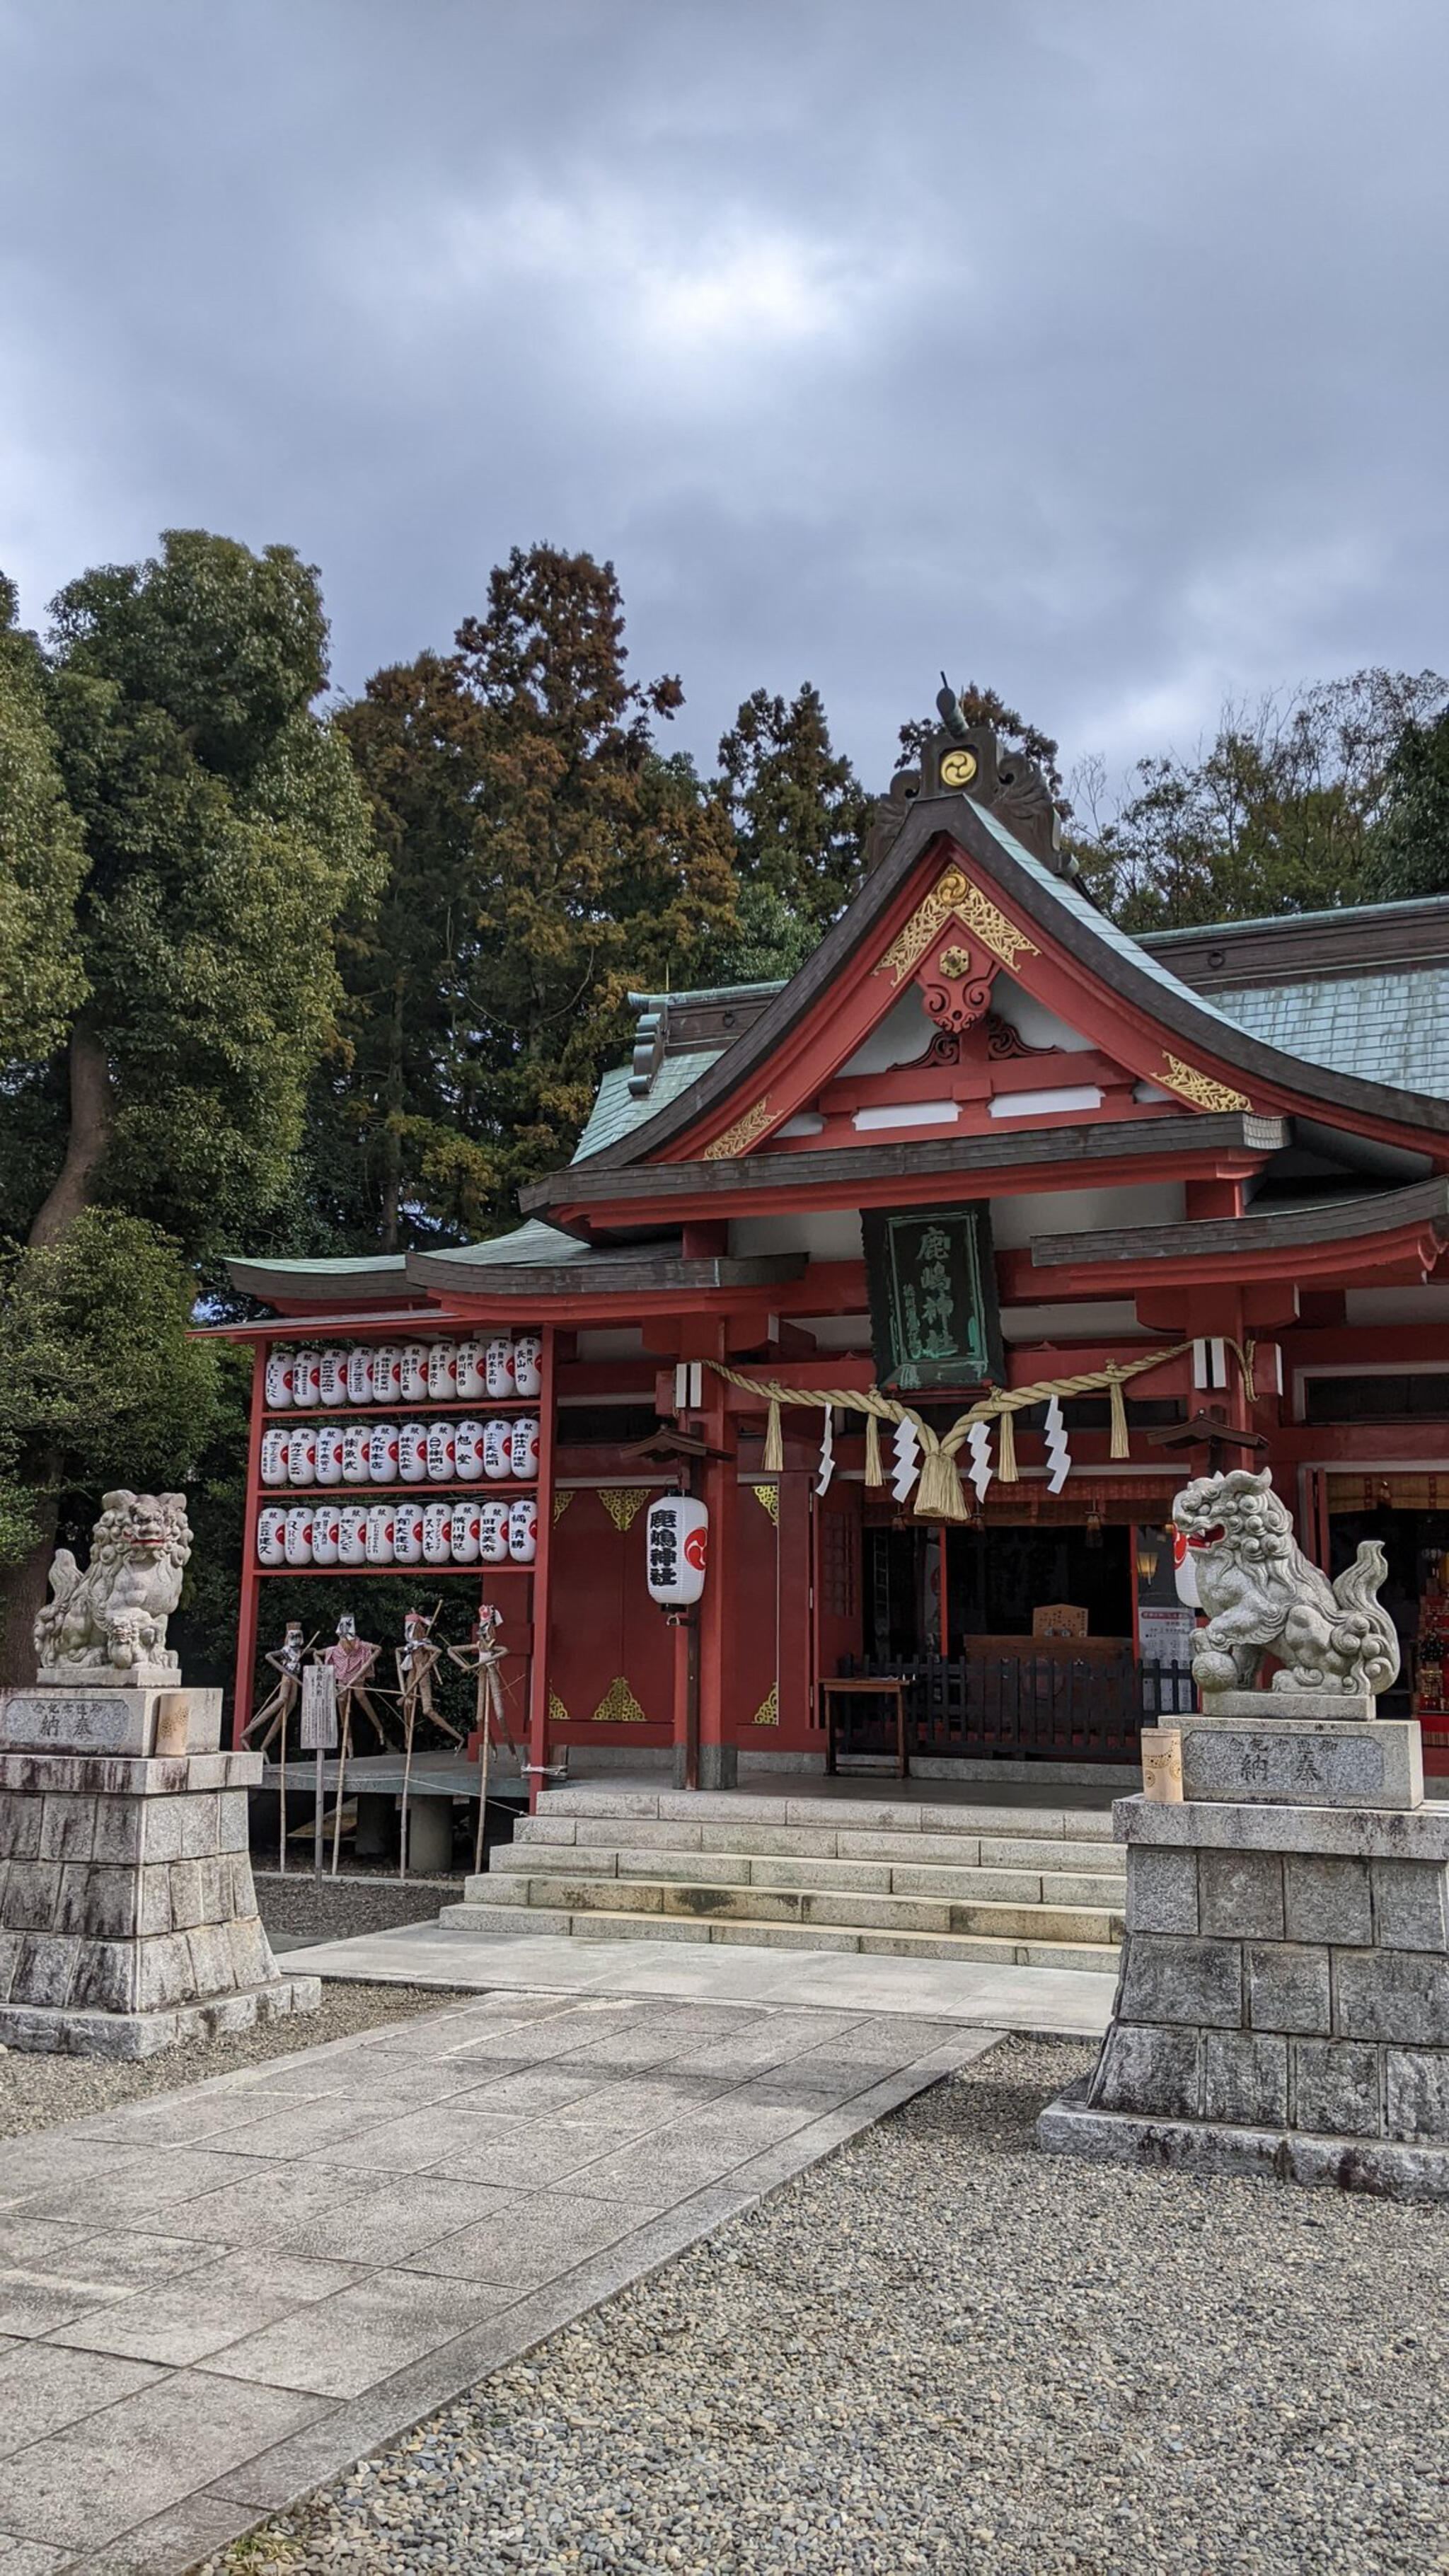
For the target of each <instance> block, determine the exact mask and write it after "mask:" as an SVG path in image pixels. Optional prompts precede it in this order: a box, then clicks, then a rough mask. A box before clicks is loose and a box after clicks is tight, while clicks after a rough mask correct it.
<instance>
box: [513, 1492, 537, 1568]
mask: <svg viewBox="0 0 1449 2576" xmlns="http://www.w3.org/2000/svg"><path fill="white" fill-rule="evenodd" d="M508 1553H509V1556H510V1557H511V1558H512V1560H513V1563H514V1564H515V1565H532V1563H533V1560H534V1558H535V1557H536V1556H537V1554H538V1505H537V1503H536V1502H535V1501H534V1499H533V1496H532V1494H520V1495H519V1497H518V1500H517V1502H516V1503H515V1504H514V1505H513V1508H512V1510H511V1511H510V1512H509V1515H508Z"/></svg>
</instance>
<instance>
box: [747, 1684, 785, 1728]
mask: <svg viewBox="0 0 1449 2576" xmlns="http://www.w3.org/2000/svg"><path fill="white" fill-rule="evenodd" d="M779 1723H780V1693H779V1690H778V1688H773V1689H771V1690H768V1691H767V1692H766V1693H765V1696H764V1698H763V1699H762V1700H761V1702H760V1705H759V1707H758V1708H757V1709H756V1711H755V1713H754V1716H753V1717H752V1718H751V1720H750V1724H751V1726H778V1725H779Z"/></svg>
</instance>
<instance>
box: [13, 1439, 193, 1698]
mask: <svg viewBox="0 0 1449 2576" xmlns="http://www.w3.org/2000/svg"><path fill="white" fill-rule="evenodd" d="M190 1554H191V1530H190V1526H189V1524H188V1522H187V1518H186V1498H185V1496H184V1495H183V1494H133V1493H132V1492H131V1491H130V1489H129V1488H128V1487H126V1486H118V1487H117V1489H116V1490H115V1492H114V1493H110V1494H103V1495H102V1496H101V1516H100V1519H99V1520H98V1521H97V1522H96V1525H95V1528H94V1529H93V1531H92V1532H91V1561H90V1563H89V1565H88V1566H87V1567H86V1569H85V1572H84V1573H82V1572H81V1569H80V1567H79V1566H78V1565H77V1563H76V1561H75V1558H74V1557H73V1556H72V1554H71V1552H70V1549H69V1548H68V1547H62V1548H57V1550H56V1552H55V1557H54V1560H53V1562H52V1565H51V1569H50V1590H51V1598H50V1600H49V1601H47V1603H46V1605H45V1607H44V1609H43V1610H42V1611H41V1612H40V1614H39V1616H38V1618H37V1619H36V1622H35V1651H36V1655H37V1657H38V1658H39V1663H40V1670H41V1672H42V1674H46V1673H51V1674H54V1673H57V1672H62V1673H67V1674H68V1673H71V1672H74V1673H76V1674H77V1675H78V1676H83V1675H85V1674H87V1673H98V1672H112V1673H120V1674H127V1673H133V1672H136V1671H139V1670H141V1669H142V1668H147V1667H149V1668H151V1669H153V1670H154V1669H157V1668H160V1669H164V1670H165V1671H166V1672H168V1673H175V1674H178V1675H179V1669H180V1668H179V1664H178V1660H177V1657H176V1655H175V1653H174V1651H173V1650H172V1649H171V1648H169V1647H168V1646H167V1643H166V1622H167V1620H168V1619H169V1617H170V1616H171V1613H172V1611H173V1610H174V1609H175V1608H176V1606H177V1603H178V1602H179V1601H180V1599H181V1578H182V1574H183V1572H184V1569H185V1566H186V1561H187V1558H188V1557H189V1556H190Z"/></svg>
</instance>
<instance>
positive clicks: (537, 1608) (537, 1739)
mask: <svg viewBox="0 0 1449 2576" xmlns="http://www.w3.org/2000/svg"><path fill="white" fill-rule="evenodd" d="M542 1335H543V1352H542V1356H541V1359H540V1362H539V1372H540V1376H541V1378H542V1382H543V1383H542V1392H541V1394H540V1396H539V1400H538V1426H539V1428H538V1553H537V1555H536V1556H535V1558H534V1561H533V1581H532V1584H531V1586H530V1589H531V1591H532V1595H533V1629H532V1635H531V1637H530V1640H529V1652H528V1763H529V1777H528V1805H529V1812H530V1814H531V1813H532V1811H533V1809H534V1808H535V1807H536V1806H537V1804H538V1793H539V1791H540V1789H546V1788H547V1786H548V1780H547V1776H546V1775H547V1771H548V1766H549V1723H548V1703H549V1690H548V1628H549V1608H550V1603H549V1582H550V1572H551V1568H552V1563H553V1472H554V1464H553V1462H554V1445H555V1427H554V1413H555V1399H554V1386H555V1381H556V1377H557V1368H556V1362H555V1350H556V1345H557V1336H556V1334H555V1331H554V1327H553V1326H552V1325H551V1324H545V1325H544V1326H543V1327H542Z"/></svg>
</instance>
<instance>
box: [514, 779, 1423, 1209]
mask: <svg viewBox="0 0 1449 2576" xmlns="http://www.w3.org/2000/svg"><path fill="white" fill-rule="evenodd" d="M940 837H944V838H946V839H949V840H952V841H954V842H955V843H956V844H957V846H958V847H959V848H960V849H961V851H962V852H963V853H964V855H965V856H966V857H967V858H968V859H973V858H974V859H975V860H976V861H977V862H978V864H979V865H981V866H982V867H985V868H986V869H988V870H989V871H990V873H991V875H992V877H993V878H994V879H995V881H996V883H997V884H998V886H999V887H1000V889H1001V891H1002V893H1003V894H1005V895H1006V896H1007V897H1008V898H1009V900H1010V901H1011V902H1012V903H1013V904H1016V905H1018V906H1019V907H1020V909H1021V911H1022V913H1023V914H1025V915H1026V916H1027V917H1028V918H1029V919H1030V920H1032V921H1033V922H1034V923H1035V924H1036V926H1037V927H1038V928H1039V929H1042V930H1044V931H1045V932H1046V933H1047V935H1048V937H1049V938H1053V939H1055V940H1057V941H1058V942H1059V943H1060V944H1061V945H1062V946H1063V947H1064V948H1066V949H1068V950H1069V951H1070V953H1071V954H1072V955H1073V956H1075V957H1077V958H1079V959H1080V961H1081V962H1082V963H1083V964H1084V965H1088V966H1090V968H1091V969H1092V971H1093V972H1094V973H1096V974H1098V975H1099V976H1100V977H1101V979H1102V981H1103V983H1105V984H1106V985H1108V986H1109V988H1110V989H1111V990H1113V991H1115V992H1116V993H1118V994H1119V995H1120V997H1121V998H1122V999H1123V1000H1124V1001H1127V1002H1130V1003H1132V1004H1134V1005H1135V1006H1136V1007H1137V1008H1138V1009H1140V1010H1142V1011H1145V1012H1147V1013H1149V1014H1150V1015H1151V1016H1152V1017H1154V1018H1156V1019H1159V1020H1162V1021H1163V1022H1165V1023H1166V1024H1167V1025H1168V1026H1169V1027H1171V1028H1172V1029H1173V1031H1174V1033H1175V1034H1177V1035H1179V1036H1180V1037H1181V1038H1182V1039H1183V1040H1184V1041H1185V1042H1186V1043H1187V1044H1188V1045H1190V1046H1197V1047H1200V1048H1203V1049H1205V1050H1206V1051H1207V1052H1208V1053H1209V1054H1211V1055H1212V1056H1214V1057H1216V1058H1217V1059H1218V1060H1219V1061H1220V1062H1222V1063H1224V1064H1229V1065H1232V1066H1233V1067H1234V1069H1235V1070H1236V1071H1237V1072H1240V1073H1241V1074H1243V1075H1244V1076H1245V1077H1246V1078H1247V1079H1248V1080H1249V1081H1250V1082H1252V1081H1256V1082H1259V1083H1269V1084H1271V1085H1272V1086H1273V1087H1274V1088H1275V1089H1276V1090H1279V1091H1286V1092H1289V1093H1292V1094H1294V1095H1296V1096H1297V1097H1298V1098H1299V1099H1304V1100H1312V1101H1320V1102H1322V1103H1323V1104H1324V1105H1325V1106H1328V1107H1331V1108H1334V1109H1337V1110H1339V1111H1340V1112H1342V1113H1343V1114H1344V1115H1345V1116H1347V1117H1348V1118H1350V1119H1352V1118H1353V1117H1355V1116H1357V1117H1359V1118H1367V1119H1371V1120H1374V1121H1375V1122H1382V1121H1387V1122H1389V1123H1390V1124H1392V1125H1394V1126H1397V1127H1401V1128H1420V1129H1425V1130H1427V1131H1428V1132H1429V1133H1431V1134H1435V1135H1441V1136H1445V1137H1449V1100H1436V1099H1433V1098H1429V1097H1426V1096H1425V1095H1424V1094H1422V1093H1418V1092H1407V1091H1398V1090H1395V1089H1394V1088H1392V1087H1391V1086H1390V1085H1388V1084H1386V1083H1378V1082H1367V1081H1363V1080H1360V1078H1359V1077H1358V1076H1357V1075H1354V1074H1347V1073H1336V1072H1333V1071H1332V1070H1331V1069H1330V1068H1328V1067H1327V1066H1324V1065H1316V1064H1308V1063H1305V1062H1303V1061H1301V1060H1300V1059H1299V1058H1297V1057H1294V1056H1287V1055H1284V1054H1282V1053H1281V1052H1280V1051H1279V1050H1278V1049H1277V1048H1276V1047H1271V1046H1268V1045H1266V1044H1264V1042H1263V1041H1262V1040H1260V1039H1257V1038H1252V1037H1250V1036H1249V1035H1248V1034H1247V1032H1246V1031H1245V1030H1244V1029H1242V1028H1240V1027H1239V1026H1238V1024H1237V1023H1236V1022H1235V1021H1234V1020H1232V1019H1230V1018H1229V1016H1228V1014H1227V1013H1226V1012H1224V1011H1220V1010H1218V1009H1216V1008H1215V1007H1214V1005H1213V1004H1212V1003H1211V1002H1209V1001H1206V1000H1205V999H1204V998H1203V996H1202V995H1201V994H1198V993H1194V992H1193V991H1191V989H1190V988H1189V987H1188V986H1187V985H1186V984H1182V983H1179V981H1178V979H1177V977H1176V976H1175V975H1174V974H1173V973H1172V972H1171V970H1170V969H1169V968H1168V967H1166V966H1164V965H1162V964H1160V963H1159V961H1158V960H1157V959H1156V958H1155V957H1152V956H1150V955H1149V954H1148V953H1147V951H1146V950H1145V949H1143V948H1142V947H1141V946H1140V945H1139V943H1138V942H1137V941H1136V940H1135V939H1133V938H1132V937H1131V936H1130V935H1129V934H1128V933H1127V932H1126V931H1122V930H1119V929H1118V928H1117V927H1116V925H1115V923H1112V922H1110V921H1108V920H1107V918H1106V916H1105V915H1104V914H1101V913H1099V912H1097V911H1096V909H1095V907H1094V906H1093V905H1091V904H1090V903H1088V901H1087V899H1086V897H1085V896H1084V895H1081V894H1079V893H1078V892H1077V890H1076V888H1075V887H1074V886H1072V885H1071V884H1070V883H1068V881H1067V880H1065V879H1064V878H1060V877H1057V876H1055V875H1054V874H1053V873H1052V871H1051V870H1050V869H1049V868H1047V867H1046V866H1044V865H1043V863H1042V862H1041V861H1040V860H1039V859H1036V858H1033V856H1032V855H1031V853H1030V852H1029V851H1027V850H1025V849H1023V847H1022V845H1021V843H1020V842H1019V841H1018V840H1016V839H1015V837H1014V836H1013V835H1012V834H1011V833H1010V832H1008V830H1007V829H1006V827H1005V825H1004V824H1003V823H1000V822H998V821H997V819H996V817H995V816H994V815H993V814H992V813H991V812H990V811H989V810H988V809H987V808H985V807H983V806H980V805H975V804H973V803H972V801H971V799H970V798H969V797H968V796H964V795H952V796H932V797H925V796H923V797H918V798H917V800H916V802H915V804H914V805H913V806H912V807H911V810H910V813H909V815H908V817H907V819H906V822H905V823H904V825H903V826H902V829H901V831H900V833H899V835H898V837H897V839H896V840H895V842H894V843H893V845H892V847H891V849H890V850H889V852H888V853H887V855H886V857H885V858H884V859H883V860H882V861H881V864H880V865H879V867H877V868H876V869H875V870H874V871H873V872H872V874H871V875H870V876H869V877H868V878H867V879H866V882H865V884H864V885H863V886H862V887H861V890H860V892H859V894H858V895H857V896H856V897H855V899H854V901H853V902H852V903H851V904H850V905H849V906H848V908H847V909H846V911H844V912H843V913H842V914H841V916H840V919H839V920H838V921H837V922H835V923H833V924H832V926H831V928H830V929H829V930H828V931H827V932H826V934H825V937H824V938H823V939H822V941H821V942H820V945H819V947H818V948H817V949H815V951H814V952H813V954H812V955H811V956H810V957H808V958H807V959H806V961H805V964H804V965H803V966H802V967H801V968H800V970H799V972H798V974H796V975H794V976H792V978H791V980H790V982H789V983H788V984H786V985H785V986H784V987H783V988H782V989H781V990H780V992H778V993H777V994H776V996H775V998H774V999H773V1001H771V1002H770V1003H769V1004H768V1005H767V1006H766V1008H765V1009H764V1010H763V1011H762V1012H761V1013H760V1016H759V1018H758V1019H757V1020H755V1021H754V1023H753V1024H752V1026H751V1027H750V1028H748V1029H746V1030H744V1031H743V1032H742V1034H741V1035H740V1036H739V1037H738V1038H737V1039H736V1040H735V1042H734V1044H733V1046H730V1047H727V1048H726V1049H725V1051H724V1053H723V1054H722V1055H720V1056H718V1057H717V1058H716V1060H715V1062H714V1064H713V1065H712V1066H711V1067H710V1069H709V1071H708V1072H707V1073H704V1074H702V1075H701V1076H700V1078H699V1080H698V1081H697V1082H695V1083H693V1084H691V1085H690V1087H689V1089H688V1090H687V1091H684V1092H681V1093H680V1095H679V1097H678V1098H677V1099H676V1100H673V1101H671V1102H670V1103H669V1104H668V1105H667V1107H665V1108H664V1109H662V1110H661V1111H660V1112H659V1114H658V1116H657V1117H655V1118H650V1119H648V1120H646V1121H645V1122H644V1123H643V1124H642V1125H641V1126H639V1127H637V1128H635V1129H634V1130H633V1131H632V1133H631V1134H629V1135H628V1136H624V1137H621V1138H619V1139H618V1141H617V1142H616V1143H614V1144H611V1145H606V1146H603V1147H602V1148H601V1149H600V1150H599V1152H597V1153H595V1154H592V1155H591V1156H590V1157H589V1161H590V1165H591V1168H592V1169H593V1170H594V1171H595V1172H598V1171H601V1170H603V1171H608V1170H621V1169H623V1168H624V1167H626V1166H627V1165H630V1164H634V1163H639V1162H643V1161H646V1160H647V1159H648V1158H649V1157H650V1156H652V1155H654V1154H657V1153H658V1152H660V1150H661V1149H662V1148H663V1147H665V1146H668V1145H671V1144H674V1143H675V1142H676V1141H677V1140H678V1138H679V1137H681V1136H683V1135H687V1134H688V1132H689V1130H690V1128H691V1127H693V1126H694V1125H696V1123H697V1122H698V1121H699V1119H700V1118H701V1117H703V1116H704V1115H705V1114H706V1113H707V1112H708V1111H709V1110H711V1109H714V1108H723V1107H724V1106H725V1104H726V1103H727V1102H728V1101H729V1100H730V1099H731V1098H732V1096H733V1095H734V1093H735V1092H736V1090H738V1089H739V1088H740V1087H741V1086H742V1085H744V1084H745V1083H747V1082H748V1081H749V1080H750V1078H751V1076H752V1075H754V1074H755V1073H757V1072H758V1070H759V1068H760V1067H761V1065H763V1064H764V1063H766V1062H767V1061H768V1060H769V1058H770V1056H771V1055H772V1054H773V1052H774V1050H775V1048H776V1047H777V1046H778V1045H779V1044H780V1042H781V1040H782V1039H783V1038H785V1037H786V1036H787V1035H788V1034H789V1032H790V1030H791V1029H792V1028H793V1027H794V1026H795V1024H796V1022H797V1021H798V1020H799V1018H800V1017H801V1015H802V1014H803V1013H804V1012H805V1011H807V1010H809V1009H810V1008H811V1006H812V1005H813V1004H814V1003H815V1002H816V1001H817V1000H818V999H819V997H820V995H821V994H822V993H823V992H824V991H825V990H826V989H827V988H828V986H829V985H830V983H831V982H832V981H833V980H834V978H835V976H836V975H837V974H838V972H839V971H840V969H841V968H842V967H843V966H844V965H846V964H847V963H848V962H849V960H850V959H851V958H852V957H853V956H854V954H855V952H856V950H857V949H858V948H860V947H861V946H862V945H863V943H864V942H865V941H866V939H867V938H868V937H869V935H870V932H871V930H872V929H873V928H874V926H875V924H876V922H877V921H878V920H879V918H880V917H881V915H882V914H883V913H884V912H886V911H887V909H888V908H889V906H890V904H891V902H892V901H893V899H894V898H895V896H896V895H897V894H898V893H899V891H900V888H901V885H902V883H903V881H904V880H905V878H906V877H907V876H908V875H909V873H910V871H911V868H912V867H913V866H914V864H915V862H916V861H917V859H918V858H919V857H920V855H921V852H922V851H923V850H924V849H926V848H927V847H928V846H929V844H930V843H931V842H932V841H933V840H935V839H937V838H940ZM549 1186H550V1185H549V1184H547V1183H540V1184H536V1185H535V1187H536V1189H538V1190H540V1191H542V1190H545V1189H547V1188H549ZM552 1186H553V1188H554V1191H555V1194H556V1193H557V1179H555V1181H554V1183H553V1185H552ZM521 1203H522V1204H523V1205H524V1206H528V1205H531V1204H536V1203H537V1201H536V1200H535V1198H534V1193H533V1192H531V1191H530V1192H526V1193H523V1194H521Z"/></svg>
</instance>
